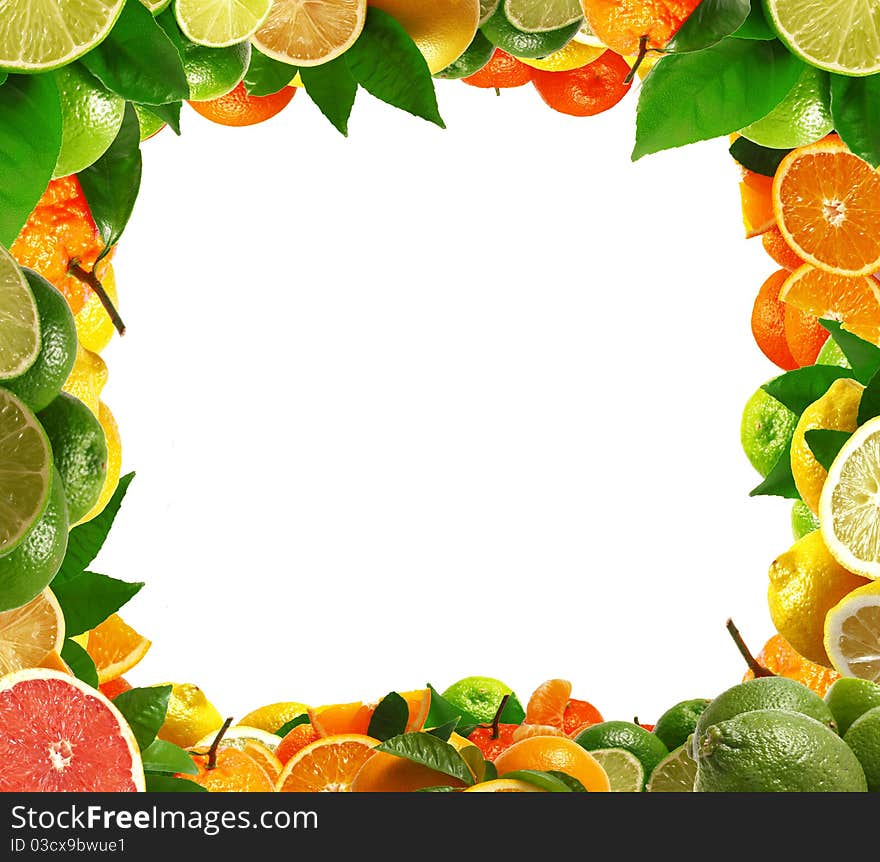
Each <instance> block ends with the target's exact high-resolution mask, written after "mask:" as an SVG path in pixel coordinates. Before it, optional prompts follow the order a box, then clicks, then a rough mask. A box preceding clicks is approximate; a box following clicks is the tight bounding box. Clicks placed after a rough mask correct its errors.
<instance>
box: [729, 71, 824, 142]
mask: <svg viewBox="0 0 880 862" xmlns="http://www.w3.org/2000/svg"><path fill="white" fill-rule="evenodd" d="M833 128H834V121H833V120H832V119H831V91H830V86H829V82H828V75H827V74H826V73H825V72H821V71H819V70H818V69H814V68H812V67H811V66H806V67H805V68H804V71H803V72H802V73H801V76H800V78H798V80H797V83H796V84H795V85H794V87H792V88H791V90H790V91H789V93H788V95H787V96H786V97H785V98H784V99H783V100H782V101H781V102H780V103H779V104H778V105H777V106H776V107H775V108H774V109H773V110H772V111H771V112H770V113H769V114H767V116H765V117H762V118H761V119H760V120H757V121H756V122H754V123H752V124H751V125H749V126H746V127H745V128H744V129H741V130H740V134H741V135H742V136H743V137H745V138H748V139H749V140H750V141H754V142H755V143H756V144H760V145H761V146H762V147H770V148H772V149H777V150H789V149H793V148H794V147H803V146H806V145H807V144H812V143H814V142H815V141H818V140H819V139H820V138H824V137H825V135H827V134H828V133H829V132H830V131H831V130H832V129H833Z"/></svg>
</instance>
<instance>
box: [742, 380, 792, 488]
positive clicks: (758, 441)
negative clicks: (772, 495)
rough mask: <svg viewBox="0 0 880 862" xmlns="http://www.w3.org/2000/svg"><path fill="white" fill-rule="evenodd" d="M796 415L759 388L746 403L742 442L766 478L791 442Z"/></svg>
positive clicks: (747, 453)
mask: <svg viewBox="0 0 880 862" xmlns="http://www.w3.org/2000/svg"><path fill="white" fill-rule="evenodd" d="M796 425H797V416H796V415H795V414H794V413H793V412H792V411H791V410H789V409H788V407H786V406H785V405H784V404H783V403H782V402H781V401H777V400H776V399H775V398H774V397H773V396H772V395H769V394H768V393H766V392H765V391H764V390H763V389H758V391H757V392H755V394H754V395H752V397H751V398H749V400H748V401H747V402H746V406H745V408H744V409H743V414H742V421H741V423H740V440H741V442H742V447H743V451H744V452H745V453H746V457H747V458H748V459H749V462H750V463H751V465H752V466H753V467H754V468H755V469H756V470H757V471H758V472H759V473H760V474H761V475H762V476H765V477H766V476H767V475H768V474H769V473H770V471H771V470H772V469H773V468H774V467H775V466H776V462H777V461H778V460H779V458H780V456H781V455H782V453H783V452H785V450H786V449H787V448H788V445H789V443H791V438H792V435H793V434H794V429H795V426H796Z"/></svg>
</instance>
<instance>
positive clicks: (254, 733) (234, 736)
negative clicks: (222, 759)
mask: <svg viewBox="0 0 880 862" xmlns="http://www.w3.org/2000/svg"><path fill="white" fill-rule="evenodd" d="M216 736H217V731H212V732H211V733H207V734H205V736H203V737H202V738H201V739H200V740H199V741H198V742H197V743H196V744H195V745H194V746H193V748H197V749H202V748H210V747H211V743H213V742H214V737H216ZM247 742H259V743H261V744H262V745H265V746H266V748H268V749H269V751H275V749H276V748H278V745H279V743H280V742H281V737H280V736H276V735H275V734H274V733H269V732H268V731H266V730H262V729H261V728H259V727H250V726H248V725H246V724H236V725H235V726H233V727H230V728H228V729H227V731H226V733H224V734H223V739H222V740H221V742H220V745H226V746H230V747H232V748H239V749H242V750H244V747H245V743H247Z"/></svg>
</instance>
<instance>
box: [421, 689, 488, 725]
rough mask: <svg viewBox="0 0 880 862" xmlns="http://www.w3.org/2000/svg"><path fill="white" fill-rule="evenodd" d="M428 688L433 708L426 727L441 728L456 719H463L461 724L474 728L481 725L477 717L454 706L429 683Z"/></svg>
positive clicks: (429, 713) (429, 712)
mask: <svg viewBox="0 0 880 862" xmlns="http://www.w3.org/2000/svg"><path fill="white" fill-rule="evenodd" d="M428 688H429V689H430V690H431V708H430V710H429V711H428V718H427V720H426V721H425V727H439V726H440V725H441V724H446V722H448V721H452V719H454V718H455V719H461V724H470V725H473V726H474V727H476V726H477V725H478V724H479V723H480V722H479V719H477V718H476V717H475V716H473V715H471V714H470V713H468V712H466V711H465V710H463V709H461V708H460V707H457V706H453V705H452V704H451V703H450V702H449V701H448V700H446V698H445V697H443V695H442V694H440V692H438V691H437V689H436V688H434V686H433V685H431V683H428ZM459 733H461V730H459ZM462 736H467V734H465V733H462Z"/></svg>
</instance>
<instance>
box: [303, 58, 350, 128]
mask: <svg viewBox="0 0 880 862" xmlns="http://www.w3.org/2000/svg"><path fill="white" fill-rule="evenodd" d="M299 74H300V77H301V78H302V82H303V86H304V87H305V89H306V93H308V96H309V98H310V99H311V100H312V101H313V102H314V103H315V104H316V105H317V106H318V108H319V109H320V111H321V113H322V114H323V115H324V116H325V117H326V118H327V119H328V120H330V122H331V123H333V125H334V126H335V127H336V128H337V129H338V130H339V131H340V132H342V134H343V135H345V136H346V137H347V136H348V118H349V117H350V116H351V109H352V108H353V107H354V100H355V96H357V88H358V85H357V81H355V79H354V78H353V77H352V75H351V72H350V71H349V68H348V63H347V61H346V59H345V57H344V56H342V57H337V58H336V59H335V60H331V61H330V62H329V63H323V64H322V65H320V66H308V67H306V66H303V68H302V69H300V70H299Z"/></svg>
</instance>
